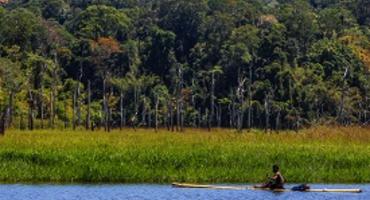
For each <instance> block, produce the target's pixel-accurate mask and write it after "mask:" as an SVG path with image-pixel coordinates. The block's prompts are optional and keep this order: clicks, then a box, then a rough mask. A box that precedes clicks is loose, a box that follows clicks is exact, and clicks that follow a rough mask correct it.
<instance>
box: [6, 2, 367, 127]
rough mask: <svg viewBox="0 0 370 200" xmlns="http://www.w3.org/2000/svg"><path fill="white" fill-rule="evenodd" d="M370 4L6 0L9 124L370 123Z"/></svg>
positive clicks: (72, 125)
mask: <svg viewBox="0 0 370 200" xmlns="http://www.w3.org/2000/svg"><path fill="white" fill-rule="evenodd" d="M369 69H370V1H368V0H346V1H344V0H9V1H0V133H2V134H4V132H5V130H6V129H9V128H14V129H21V130H26V129H27V130H33V129H49V128H50V129H52V128H55V129H63V128H66V129H73V130H74V129H85V128H86V129H88V130H96V129H103V130H106V131H110V130H112V129H118V128H121V129H122V128H124V127H133V128H136V127H143V128H153V129H155V130H157V129H159V128H166V129H168V130H172V131H183V130H184V129H185V128H186V127H198V128H207V129H209V130H211V129H212V128H215V127H224V128H233V129H237V130H239V131H241V130H242V129H251V128H258V129H265V130H266V131H269V130H282V129H294V130H298V129H301V128H304V127H308V126H312V125H316V124H338V125H343V126H347V125H367V124H368V122H369V120H370V94H369V93H370V76H369V75H370V74H369Z"/></svg>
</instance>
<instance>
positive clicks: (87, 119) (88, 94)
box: [86, 80, 91, 130]
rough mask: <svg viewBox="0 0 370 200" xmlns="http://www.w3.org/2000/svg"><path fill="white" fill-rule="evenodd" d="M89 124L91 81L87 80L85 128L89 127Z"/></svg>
mask: <svg viewBox="0 0 370 200" xmlns="http://www.w3.org/2000/svg"><path fill="white" fill-rule="evenodd" d="M90 125H91V82H90V80H88V81H87V115H86V130H89V129H90Z"/></svg>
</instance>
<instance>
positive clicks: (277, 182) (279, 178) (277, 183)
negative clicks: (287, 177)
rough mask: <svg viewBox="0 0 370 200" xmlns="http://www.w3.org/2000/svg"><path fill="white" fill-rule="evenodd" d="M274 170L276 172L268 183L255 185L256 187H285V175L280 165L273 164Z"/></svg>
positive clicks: (272, 188) (273, 188)
mask: <svg viewBox="0 0 370 200" xmlns="http://www.w3.org/2000/svg"><path fill="white" fill-rule="evenodd" d="M272 172H273V173H274V175H273V176H272V177H269V178H268V182H267V183H265V184H263V185H259V186H255V188H268V189H271V190H275V189H284V177H283V175H281V172H280V169H279V166H277V165H274V166H272Z"/></svg>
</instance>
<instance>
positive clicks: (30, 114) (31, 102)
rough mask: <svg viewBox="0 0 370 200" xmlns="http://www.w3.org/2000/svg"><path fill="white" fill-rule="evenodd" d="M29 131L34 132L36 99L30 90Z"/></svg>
mask: <svg viewBox="0 0 370 200" xmlns="http://www.w3.org/2000/svg"><path fill="white" fill-rule="evenodd" d="M28 98H29V99H28V129H29V130H33V127H34V123H33V105H34V99H33V95H32V91H31V90H28Z"/></svg>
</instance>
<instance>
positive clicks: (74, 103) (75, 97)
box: [72, 89, 77, 130]
mask: <svg viewBox="0 0 370 200" xmlns="http://www.w3.org/2000/svg"><path fill="white" fill-rule="evenodd" d="M72 101H73V102H72V104H73V109H72V128H73V130H76V104H77V102H76V101H77V90H76V89H75V90H74V92H73V100H72Z"/></svg>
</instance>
